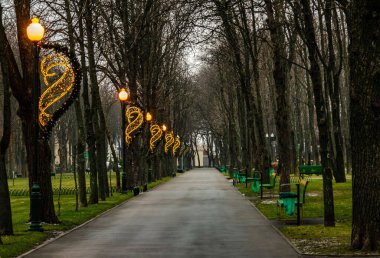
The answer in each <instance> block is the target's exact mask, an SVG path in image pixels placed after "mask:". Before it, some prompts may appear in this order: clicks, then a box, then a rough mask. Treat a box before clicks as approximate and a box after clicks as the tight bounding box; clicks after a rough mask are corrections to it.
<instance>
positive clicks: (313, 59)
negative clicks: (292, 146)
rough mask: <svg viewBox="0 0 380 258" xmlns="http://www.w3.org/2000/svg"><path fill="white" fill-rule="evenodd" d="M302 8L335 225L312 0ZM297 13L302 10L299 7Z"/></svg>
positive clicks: (330, 219) (326, 194)
mask: <svg viewBox="0 0 380 258" xmlns="http://www.w3.org/2000/svg"><path fill="white" fill-rule="evenodd" d="M300 2H301V6H302V7H301V9H302V14H303V19H304V23H305V24H304V25H305V31H304V34H305V35H304V36H305V43H306V45H307V48H308V50H309V60H310V78H311V82H312V85H313V91H314V101H315V107H316V111H317V121H318V129H319V141H320V153H321V162H322V167H323V169H324V170H323V203H324V224H325V226H335V213H334V195H333V189H332V173H331V168H329V164H328V156H327V151H328V128H327V113H326V112H327V108H326V103H325V100H324V97H323V93H322V92H323V91H322V77H321V70H320V67H319V64H318V56H317V52H318V47H317V41H316V36H315V30H314V25H313V15H312V12H311V10H310V1H309V0H301V1H300ZM295 13H296V14H300V13H301V10H299V8H298V7H297V9H296V10H295Z"/></svg>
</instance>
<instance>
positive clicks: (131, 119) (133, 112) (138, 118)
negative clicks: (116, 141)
mask: <svg viewBox="0 0 380 258" xmlns="http://www.w3.org/2000/svg"><path fill="white" fill-rule="evenodd" d="M125 117H126V118H127V121H128V125H127V128H126V129H125V142H126V143H127V144H128V145H129V144H131V142H132V134H133V133H134V132H136V130H137V129H139V128H140V127H141V125H142V124H143V122H144V115H143V112H142V111H141V109H140V108H138V107H134V106H133V107H129V108H127V110H126V111H125Z"/></svg>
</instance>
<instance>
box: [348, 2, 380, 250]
mask: <svg viewBox="0 0 380 258" xmlns="http://www.w3.org/2000/svg"><path fill="white" fill-rule="evenodd" d="M347 24H348V31H349V37H350V46H349V62H350V99H351V106H350V107H351V116H350V132H351V148H352V196H353V198H352V202H353V207H352V235H351V245H352V247H353V248H354V249H361V250H380V212H379V210H380V198H379V197H380V188H379V183H380V172H379V171H380V170H379V168H380V151H379V150H380V87H379V81H380V41H379V40H380V37H379V35H380V26H379V24H380V5H379V3H378V2H377V1H368V0H353V1H351V4H350V6H349V14H348V17H347Z"/></svg>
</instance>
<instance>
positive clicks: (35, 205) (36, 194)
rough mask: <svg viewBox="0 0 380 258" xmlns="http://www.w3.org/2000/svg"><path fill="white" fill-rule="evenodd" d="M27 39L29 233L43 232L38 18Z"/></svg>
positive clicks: (29, 27)
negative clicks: (30, 65)
mask: <svg viewBox="0 0 380 258" xmlns="http://www.w3.org/2000/svg"><path fill="white" fill-rule="evenodd" d="M26 33H27V36H28V39H29V40H30V41H31V42H32V43H33V52H34V80H35V81H34V82H35V86H34V87H33V93H32V97H33V135H32V144H33V157H32V181H33V185H32V189H31V194H30V217H31V224H30V227H29V231H43V228H42V226H41V188H40V185H39V183H38V174H39V173H38V169H39V155H38V153H39V148H38V138H39V127H40V125H39V121H38V102H39V98H40V94H41V89H40V76H39V73H38V65H39V47H38V42H40V41H41V40H42V39H43V37H44V34H45V29H44V27H42V25H41V24H40V23H39V20H38V18H33V19H32V23H31V24H29V26H28V27H27V29H26Z"/></svg>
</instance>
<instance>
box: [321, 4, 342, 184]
mask: <svg viewBox="0 0 380 258" xmlns="http://www.w3.org/2000/svg"><path fill="white" fill-rule="evenodd" d="M325 7H326V8H325V23H326V30H327V46H328V64H327V66H326V67H325V71H326V77H327V80H326V84H327V86H328V87H327V88H328V91H327V92H328V93H329V95H330V100H331V105H332V109H331V112H332V124H331V127H332V136H331V137H332V139H333V141H332V142H333V143H334V144H333V149H334V163H335V166H334V170H333V172H334V178H335V181H336V182H337V183H343V182H346V175H345V171H344V158H343V138H342V130H341V123H340V113H341V112H340V107H339V106H340V92H339V91H340V90H339V84H340V69H337V68H336V57H335V52H334V42H333V32H332V8H333V4H332V0H326V6H325ZM338 33H339V32H338Z"/></svg>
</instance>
